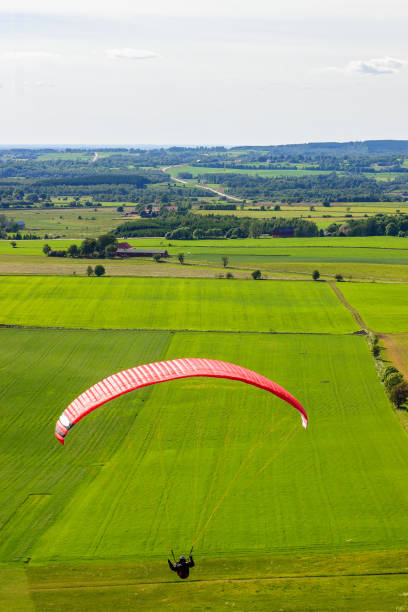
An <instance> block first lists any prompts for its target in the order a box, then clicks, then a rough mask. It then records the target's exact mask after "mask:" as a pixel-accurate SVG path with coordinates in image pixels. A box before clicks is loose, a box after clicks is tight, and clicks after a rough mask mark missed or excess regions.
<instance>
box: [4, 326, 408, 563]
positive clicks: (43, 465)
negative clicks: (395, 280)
mask: <svg viewBox="0 0 408 612" xmlns="http://www.w3.org/2000/svg"><path fill="white" fill-rule="evenodd" d="M0 334H1V337H2V342H1V344H0V347H1V361H0V368H1V369H0V372H1V374H2V376H4V377H5V379H7V380H11V381H16V383H15V384H13V385H11V386H8V387H7V388H6V390H5V392H3V391H2V393H1V395H0V401H1V404H2V408H3V409H2V423H1V425H2V426H3V425H5V426H7V427H8V430H7V436H6V437H4V441H3V442H2V452H3V454H2V458H1V465H0V469H1V479H2V482H5V483H6V488H5V489H3V491H2V492H1V504H0V505H1V520H2V525H3V527H2V529H1V533H2V541H1V547H0V561H2V562H3V563H6V564H9V563H12V562H13V561H20V562H21V560H23V559H28V558H30V559H31V561H30V567H31V565H32V564H36V563H52V562H62V563H64V564H66V563H68V562H77V561H78V560H81V559H82V560H92V561H93V562H95V561H96V560H98V559H105V560H108V559H114V560H116V561H117V562H119V561H122V562H124V561H129V560H135V559H139V558H144V559H146V558H151V559H161V558H163V555H166V554H167V552H168V550H169V547H174V548H175V550H177V551H180V550H182V551H184V550H189V548H190V546H191V544H192V543H193V542H195V546H196V548H197V551H198V554H199V555H200V556H201V557H202V556H210V557H230V558H233V557H236V556H239V557H241V556H242V555H250V556H251V555H254V556H257V555H262V554H270V553H272V552H273V553H278V552H290V553H293V552H295V551H298V552H300V553H305V552H307V551H308V552H317V551H320V552H323V551H333V550H336V551H347V550H349V551H352V550H363V549H368V550H372V549H392V548H404V547H406V546H407V542H408V527H407V525H406V521H405V516H406V512H407V509H408V485H407V479H406V472H407V469H408V450H407V445H406V434H405V433H404V431H403V430H402V428H401V427H400V425H399V423H398V422H397V420H396V419H395V417H394V415H393V413H392V411H391V410H390V406H389V404H388V400H387V399H386V396H385V394H384V392H383V389H382V387H381V385H380V384H379V382H378V379H377V377H376V374H375V371H374V367H373V364H372V361H371V358H370V356H369V353H368V351H367V347H366V343H365V340H364V339H363V338H361V337H358V336H350V335H349V336H345V335H325V336H317V335H316V336H310V335H309V336H306V335H299V336H296V335H293V336H291V335H258V334H251V333H248V334H224V335H223V334H212V333H207V334H197V333H183V332H179V333H175V334H167V333H161V332H150V333H149V332H147V333H140V332H126V331H122V332H121V331H116V332H115V331H106V332H92V331H88V332H87V331H77V332H75V331H51V330H36V331H34V330H32V331H29V330H19V329H3V330H1V331H0ZM187 355H192V356H196V355H205V356H207V357H209V358H215V357H216V358H218V359H223V360H227V361H234V362H236V363H240V364H242V365H244V366H247V367H250V368H252V369H255V370H257V371H259V372H261V373H262V374H264V375H266V376H269V377H271V378H273V379H274V380H276V381H277V382H278V383H280V384H282V385H284V386H285V387H287V388H288V389H289V390H290V391H291V392H293V393H294V394H295V395H296V396H297V397H298V398H299V399H300V400H301V401H302V403H303V404H304V405H305V407H306V409H307V410H308V412H309V416H310V428H309V429H308V430H307V431H304V430H303V429H302V427H301V424H300V421H299V418H298V415H297V414H295V413H294V411H292V410H291V409H290V408H288V407H287V406H286V405H285V404H284V403H283V402H282V401H280V400H278V399H277V398H273V397H271V396H270V395H269V394H267V393H265V392H262V391H261V390H259V389H255V388H252V387H251V388H247V387H246V386H245V385H243V384H241V383H234V382H232V381H223V380H211V381H207V380H203V379H188V380H187V379H186V380H181V381H176V382H173V383H164V384H162V385H157V386H156V387H155V388H154V389H153V388H150V389H145V390H141V391H140V392H137V393H135V394H128V395H126V396H125V397H123V398H121V399H119V400H115V401H114V402H112V403H111V404H109V405H107V406H104V407H102V408H101V409H100V410H98V411H95V413H93V414H91V415H88V417H87V418H86V419H84V420H83V421H82V422H81V423H80V424H79V425H77V426H76V427H75V428H74V429H73V430H72V432H71V433H70V438H69V440H68V441H67V444H66V447H64V448H63V447H61V446H60V445H58V443H57V441H56V440H55V438H54V436H53V427H54V423H55V420H56V418H57V417H58V415H59V414H60V412H61V409H62V408H63V407H64V406H65V405H67V404H68V403H69V402H70V401H71V400H72V398H73V397H74V396H75V395H76V394H77V393H79V392H81V391H83V390H84V389H85V388H87V387H88V386H89V385H91V384H92V383H93V382H95V380H98V379H100V378H102V377H103V376H105V375H106V374H108V373H111V372H113V371H117V370H119V369H122V368H125V367H129V366H131V365H135V364H137V363H143V362H147V361H152V360H160V359H167V358H169V359H170V358H175V357H180V356H187ZM1 431H2V432H3V431H4V430H3V427H2V429H1ZM184 508H186V509H187V512H184V511H182V510H183V509H184ZM300 509H301V511H300Z"/></svg>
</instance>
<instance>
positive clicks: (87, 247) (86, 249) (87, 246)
mask: <svg viewBox="0 0 408 612" xmlns="http://www.w3.org/2000/svg"><path fill="white" fill-rule="evenodd" d="M95 249H96V240H95V238H85V240H83V241H82V243H81V247H80V250H81V255H82V256H83V257H91V256H92V255H93V254H94V252H95Z"/></svg>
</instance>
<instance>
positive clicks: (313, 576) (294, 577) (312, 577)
mask: <svg viewBox="0 0 408 612" xmlns="http://www.w3.org/2000/svg"><path fill="white" fill-rule="evenodd" d="M407 575H408V570H406V571H404V570H402V571H400V572H366V573H358V572H356V573H349V574H300V575H289V576H271V577H253V578H216V579H213V580H212V579H211V578H195V579H194V578H193V579H191V580H190V584H193V583H196V582H210V583H223V582H274V581H278V580H319V579H322V578H326V579H333V578H370V577H374V576H377V577H378V576H383V577H385V576H407ZM159 584H179V583H178V582H175V581H174V580H159V581H157V582H123V583H113V584H106V583H103V584H78V585H67V586H65V585H59V586H52V587H47V586H44V587H32V588H30V589H29V590H30V592H41V591H58V590H64V591H65V590H67V591H69V590H76V589H90V590H91V589H111V588H114V589H115V588H123V587H129V586H148V585H153V586H155V585H159Z"/></svg>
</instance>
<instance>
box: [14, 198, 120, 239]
mask: <svg viewBox="0 0 408 612" xmlns="http://www.w3.org/2000/svg"><path fill="white" fill-rule="evenodd" d="M117 206H118V204H116V207H117ZM116 207H115V208H104V207H102V208H98V209H96V210H95V209H94V208H69V209H67V210H64V209H61V208H58V209H53V208H49V209H38V208H37V209H33V210H18V211H17V210H16V211H12V212H11V214H10V216H11V217H12V218H13V219H15V220H16V221H24V222H25V224H26V227H25V229H24V230H23V233H32V234H35V235H36V236H41V237H43V236H44V235H45V234H48V235H49V236H54V237H55V236H62V237H67V238H71V237H72V238H85V237H87V236H92V237H96V236H99V235H100V234H104V233H106V232H109V231H112V230H113V229H115V227H117V226H118V225H120V223H123V221H124V219H125V217H123V216H122V214H121V213H118V212H117V210H116Z"/></svg>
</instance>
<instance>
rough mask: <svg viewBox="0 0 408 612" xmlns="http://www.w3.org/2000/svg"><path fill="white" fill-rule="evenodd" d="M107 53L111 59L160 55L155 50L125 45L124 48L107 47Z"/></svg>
mask: <svg viewBox="0 0 408 612" xmlns="http://www.w3.org/2000/svg"><path fill="white" fill-rule="evenodd" d="M105 53H106V55H107V56H108V58H109V59H127V60H145V59H157V58H158V57H160V56H159V54H158V53H155V51H148V50H147V49H132V48H130V47H125V48H124V49H106V50H105Z"/></svg>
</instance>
